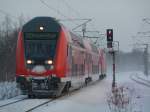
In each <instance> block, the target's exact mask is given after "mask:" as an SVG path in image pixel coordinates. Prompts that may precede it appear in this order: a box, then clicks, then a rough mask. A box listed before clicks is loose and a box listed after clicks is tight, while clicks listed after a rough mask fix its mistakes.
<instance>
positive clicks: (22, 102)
mask: <svg viewBox="0 0 150 112" xmlns="http://www.w3.org/2000/svg"><path fill="white" fill-rule="evenodd" d="M99 82H100V81H99V80H98V81H95V82H91V83H89V84H88V85H83V86H82V87H89V86H93V85H95V84H97V83H99ZM82 87H80V88H76V89H72V90H71V91H69V93H64V94H62V95H61V96H60V97H58V98H54V99H44V101H39V102H38V103H37V104H34V105H33V104H32V103H33V102H36V100H37V101H38V100H41V99H33V100H32V99H28V98H24V99H21V100H17V101H14V102H10V103H7V104H4V105H1V106H0V112H1V110H2V112H3V111H5V110H6V112H7V110H8V109H11V112H16V108H13V107H20V109H21V110H20V112H32V111H36V109H37V108H40V107H42V106H44V105H47V104H48V103H50V102H53V101H55V100H57V99H60V98H65V97H68V96H71V95H74V94H75V93H76V92H78V91H79V90H80V89H81V88H82ZM30 104H31V105H30ZM23 105H26V106H25V107H24V106H23ZM7 106H8V107H7Z"/></svg>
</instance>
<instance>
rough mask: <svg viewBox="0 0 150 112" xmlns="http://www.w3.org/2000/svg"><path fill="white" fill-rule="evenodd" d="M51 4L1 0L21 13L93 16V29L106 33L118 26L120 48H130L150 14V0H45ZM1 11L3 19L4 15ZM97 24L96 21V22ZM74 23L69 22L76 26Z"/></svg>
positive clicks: (0, 5) (6, 8) (7, 8)
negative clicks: (107, 30)
mask: <svg viewBox="0 0 150 112" xmlns="http://www.w3.org/2000/svg"><path fill="white" fill-rule="evenodd" d="M44 1H45V2H46V3H47V4H48V5H49V6H51V7H53V8H55V9H57V12H56V11H54V10H53V9H49V8H47V7H46V6H45V5H43V4H42V3H41V2H40V0H0V9H2V10H4V11H5V12H8V13H9V14H11V15H13V16H15V17H18V16H19V15H21V14H23V15H24V16H25V17H26V18H28V19H29V18H32V17H35V16H52V17H55V18H58V19H66V18H65V17H63V16H62V15H60V14H58V13H59V12H61V13H62V14H63V15H65V16H67V17H68V18H92V23H91V24H90V25H91V29H92V28H93V29H94V30H96V29H97V30H100V31H101V32H102V33H105V30H106V29H107V28H113V29H114V40H116V41H119V42H120V49H121V50H123V51H130V50H131V47H132V45H131V44H132V43H133V39H132V38H131V37H132V36H134V35H136V33H137V32H138V31H139V30H141V26H142V19H143V18H145V17H150V0H44ZM4 16H5V15H4V14H2V13H0V18H1V19H0V21H1V20H2V19H4ZM93 24H94V25H93ZM73 25H75V24H73V23H70V24H68V27H72V26H73Z"/></svg>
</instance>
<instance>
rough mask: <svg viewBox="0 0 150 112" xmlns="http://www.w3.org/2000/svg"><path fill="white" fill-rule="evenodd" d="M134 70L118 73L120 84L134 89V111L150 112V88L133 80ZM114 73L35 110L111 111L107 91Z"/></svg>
mask: <svg viewBox="0 0 150 112" xmlns="http://www.w3.org/2000/svg"><path fill="white" fill-rule="evenodd" d="M133 74H134V72H124V73H117V74H116V81H117V84H118V85H123V86H126V87H128V88H130V89H131V90H133V94H134V96H133V101H132V112H135V111H136V112H137V111H139V112H149V110H150V107H149V104H150V88H147V87H143V86H142V85H139V84H137V83H135V82H134V81H132V80H131V79H130V75H133ZM111 83H112V75H111V74H110V75H108V76H107V78H106V79H105V80H103V81H101V82H99V83H97V84H95V85H92V86H89V87H86V88H83V89H81V90H79V91H78V92H76V93H75V94H73V95H71V96H69V97H67V98H62V99H59V100H56V101H55V102H53V103H49V104H48V105H46V106H43V107H41V108H38V109H36V110H35V111H33V112H48V111H50V112H60V111H61V112H109V111H110V110H109V108H108V104H107V101H106V100H107V93H108V92H110V91H111Z"/></svg>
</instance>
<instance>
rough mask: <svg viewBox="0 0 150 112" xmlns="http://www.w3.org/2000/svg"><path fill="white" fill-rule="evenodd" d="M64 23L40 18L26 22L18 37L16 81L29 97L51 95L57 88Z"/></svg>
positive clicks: (48, 18)
mask: <svg viewBox="0 0 150 112" xmlns="http://www.w3.org/2000/svg"><path fill="white" fill-rule="evenodd" d="M60 31H61V26H60V24H59V23H58V22H57V21H56V20H55V19H53V18H50V17H36V18H34V19H32V20H31V21H29V22H28V23H26V24H25V25H24V26H23V28H22V30H21V32H20V33H19V36H18V42H17V52H16V81H17V83H18V84H19V86H20V88H21V90H22V91H23V92H24V93H27V94H28V96H29V97H31V96H35V95H42V94H49V93H50V92H51V91H52V90H53V91H52V92H53V93H52V94H54V90H55V89H56V88H57V86H58V84H59V82H60V78H58V77H56V76H55V74H56V73H55V68H54V67H55V61H56V53H57V52H56V51H57V50H56V49H57V43H58V39H59V35H60Z"/></svg>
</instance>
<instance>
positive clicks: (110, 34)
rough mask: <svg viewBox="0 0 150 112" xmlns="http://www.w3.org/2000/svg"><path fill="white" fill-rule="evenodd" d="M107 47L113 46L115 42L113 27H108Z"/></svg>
mask: <svg viewBox="0 0 150 112" xmlns="http://www.w3.org/2000/svg"><path fill="white" fill-rule="evenodd" d="M106 34H107V48H112V47H113V46H112V42H113V29H107V30H106Z"/></svg>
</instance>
